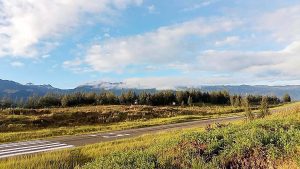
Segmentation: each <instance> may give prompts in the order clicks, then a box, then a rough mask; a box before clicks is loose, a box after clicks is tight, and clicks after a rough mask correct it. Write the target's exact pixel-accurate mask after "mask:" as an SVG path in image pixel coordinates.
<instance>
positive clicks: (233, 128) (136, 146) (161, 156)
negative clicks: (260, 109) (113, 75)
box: [0, 103, 300, 168]
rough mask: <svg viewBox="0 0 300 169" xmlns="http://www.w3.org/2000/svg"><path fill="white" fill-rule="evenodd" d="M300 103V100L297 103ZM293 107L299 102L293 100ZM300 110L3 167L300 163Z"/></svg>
mask: <svg viewBox="0 0 300 169" xmlns="http://www.w3.org/2000/svg"><path fill="white" fill-rule="evenodd" d="M297 104H298V103H297ZM290 106H295V104H292V105H290ZM299 110H300V109H299V108H295V107H293V109H287V111H281V112H277V113H275V114H272V115H270V116H268V117H266V118H264V119H257V120H254V121H251V122H248V121H247V122H246V121H239V122H235V123H234V124H229V125H217V126H211V127H207V128H206V129H203V128H192V129H184V130H179V131H171V132H170V131H169V132H162V133H159V134H153V135H145V136H141V137H138V138H134V139H124V140H119V141H113V142H106V143H99V144H94V145H89V146H84V147H79V148H73V149H69V150H62V151H57V152H50V153H44V154H36V155H28V156H22V157H14V158H9V159H5V160H2V161H1V163H0V168H16V167H21V168H74V167H77V168H218V167H220V168H222V167H245V168H247V167H249V168H253V167H254V168H266V167H272V166H273V167H279V168H284V167H286V166H287V165H289V166H297V165H299V163H300V159H299V157H298V156H297V154H298V153H299V146H300V140H299V138H300V128H299V126H300V111H299Z"/></svg>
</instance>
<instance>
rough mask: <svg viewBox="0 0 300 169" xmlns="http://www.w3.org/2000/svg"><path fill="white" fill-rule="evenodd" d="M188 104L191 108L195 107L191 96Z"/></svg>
mask: <svg viewBox="0 0 300 169" xmlns="http://www.w3.org/2000/svg"><path fill="white" fill-rule="evenodd" d="M187 103H188V105H189V106H192V105H193V98H192V97H191V96H189V98H188V102H187Z"/></svg>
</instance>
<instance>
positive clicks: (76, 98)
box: [0, 90, 290, 108]
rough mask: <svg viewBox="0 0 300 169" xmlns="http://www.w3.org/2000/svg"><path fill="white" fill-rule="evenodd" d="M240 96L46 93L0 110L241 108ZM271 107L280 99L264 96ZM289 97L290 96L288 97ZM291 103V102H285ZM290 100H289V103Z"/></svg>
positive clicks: (256, 100) (254, 99)
mask: <svg viewBox="0 0 300 169" xmlns="http://www.w3.org/2000/svg"><path fill="white" fill-rule="evenodd" d="M243 98H244V97H242V96H241V95H230V94H229V93H228V92H227V91H215V92H202V91H200V90H190V91H171V90H165V91H159V92H156V93H148V92H141V93H139V94H137V93H135V92H133V91H127V92H123V93H121V95H119V96H117V95H115V94H114V93H112V92H102V93H80V92H78V93H71V94H65V95H59V94H46V95H45V96H41V97H40V96H32V97H29V98H28V99H27V100H25V101H24V100H22V99H21V100H18V101H14V102H13V101H10V100H9V99H5V98H3V99H2V100H1V101H0V108H8V107H24V108H45V107H71V106H81V105H116V104H122V105H131V104H140V105H153V106H160V105H194V104H203V103H204V104H216V105H230V104H231V105H232V106H236V107H240V106H242V105H243ZM263 98H264V97H263V96H257V95H248V96H247V100H248V101H249V103H251V104H252V105H259V104H260V102H261V100H262V99H263ZM265 98H266V99H267V102H268V103H269V104H278V103H280V99H279V98H277V97H275V96H265ZM285 98H287V96H285ZM284 100H285V101H288V99H284ZM289 101H290V100H289Z"/></svg>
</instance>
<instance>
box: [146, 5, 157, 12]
mask: <svg viewBox="0 0 300 169" xmlns="http://www.w3.org/2000/svg"><path fill="white" fill-rule="evenodd" d="M147 9H148V12H149V13H155V12H156V8H155V6H154V5H150V6H148V7H147Z"/></svg>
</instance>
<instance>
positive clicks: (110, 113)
mask: <svg viewBox="0 0 300 169" xmlns="http://www.w3.org/2000/svg"><path fill="white" fill-rule="evenodd" d="M242 111H243V109H242V108H233V107H231V106H222V107H221V106H201V107H199V106H195V107H170V106H169V107H152V106H122V105H119V106H88V107H73V108H52V109H36V110H34V109H33V110H30V109H27V110H26V109H25V110H24V109H21V110H18V109H17V110H9V109H8V110H3V111H1V112H0V131H1V133H0V143H4V142H12V141H20V140H30V139H38V138H46V137H54V136H63V135H77V134H84V133H93V132H104V131H112V130H122V129H130V128H139V127H147V126H154V125H162V124H170V123H179V122H184V121H191V120H200V119H209V118H218V117H226V116H236V115H242Z"/></svg>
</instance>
